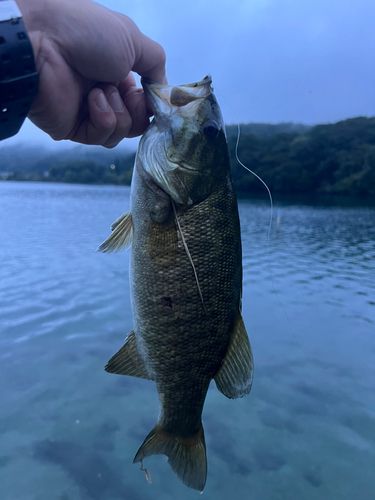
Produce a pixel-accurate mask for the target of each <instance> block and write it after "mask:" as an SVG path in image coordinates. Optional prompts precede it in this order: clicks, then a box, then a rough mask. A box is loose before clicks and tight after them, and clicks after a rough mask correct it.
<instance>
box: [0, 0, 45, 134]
mask: <svg viewBox="0 0 375 500" xmlns="http://www.w3.org/2000/svg"><path fill="white" fill-rule="evenodd" d="M21 16H22V14H21V12H20V10H19V8H18V6H17V4H16V3H15V2H14V1H12V0H5V1H1V0H0V140H2V139H6V138H8V137H12V136H13V135H15V134H17V132H18V131H19V129H20V128H21V126H22V124H23V122H24V120H25V118H26V116H27V114H28V112H29V110H30V107H31V104H32V102H33V100H34V97H35V96H36V94H37V93H38V83H39V76H38V72H37V71H36V68H35V61H34V53H33V49H32V46H31V43H30V40H29V37H28V34H27V32H26V29H25V26H24V24H23V21H22V17H21Z"/></svg>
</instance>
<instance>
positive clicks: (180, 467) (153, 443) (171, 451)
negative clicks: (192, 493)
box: [133, 424, 207, 492]
mask: <svg viewBox="0 0 375 500" xmlns="http://www.w3.org/2000/svg"><path fill="white" fill-rule="evenodd" d="M150 455H166V456H167V457H168V463H169V464H170V466H171V467H172V470H173V472H175V473H176V474H177V476H178V478H179V479H180V480H181V481H182V482H183V483H184V484H186V486H188V487H189V488H193V489H195V490H198V491H200V492H202V491H203V488H204V485H205V484H206V478H207V459H206V443H205V440H204V431H203V426H202V424H201V426H200V429H199V431H198V432H197V433H196V434H195V435H194V436H190V437H188V438H183V437H180V436H173V435H171V434H168V433H166V432H164V431H163V429H162V428H161V427H160V426H159V425H158V424H156V426H155V427H154V428H153V429H152V431H151V432H150V434H149V435H148V436H147V437H146V439H145V440H144V442H143V444H142V446H141V447H140V448H139V450H138V452H137V454H136V456H135V458H134V460H133V463H137V462H141V461H142V460H143V459H144V458H145V457H149V456H150Z"/></svg>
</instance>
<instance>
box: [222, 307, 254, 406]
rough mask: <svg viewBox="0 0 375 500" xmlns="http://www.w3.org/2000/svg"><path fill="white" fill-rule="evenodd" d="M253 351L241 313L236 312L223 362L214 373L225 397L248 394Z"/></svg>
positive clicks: (252, 366) (238, 396)
mask: <svg viewBox="0 0 375 500" xmlns="http://www.w3.org/2000/svg"><path fill="white" fill-rule="evenodd" d="M253 372H254V361H253V353H252V351H251V346H250V342H249V337H248V336H247V333H246V329H245V325H244V322H243V319H242V316H241V314H240V313H239V314H238V317H237V320H236V322H235V326H234V330H233V333H232V336H231V339H230V342H229V347H228V350H227V353H226V355H225V357H224V360H223V364H222V365H221V367H220V368H219V370H218V372H217V373H216V375H215V377H214V380H215V382H216V386H217V388H218V389H219V391H220V392H221V393H223V394H224V396H227V398H231V399H236V398H240V397H242V396H245V395H246V394H249V392H250V390H251V385H252V381H253Z"/></svg>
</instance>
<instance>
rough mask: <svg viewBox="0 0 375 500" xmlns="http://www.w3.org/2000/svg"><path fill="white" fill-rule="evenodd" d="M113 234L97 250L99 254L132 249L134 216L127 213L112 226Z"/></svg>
mask: <svg viewBox="0 0 375 500" xmlns="http://www.w3.org/2000/svg"><path fill="white" fill-rule="evenodd" d="M111 230H112V231H113V233H112V234H111V235H110V236H109V237H108V238H107V239H106V240H105V241H103V243H102V244H101V245H100V246H99V247H98V248H97V251H98V252H103V253H113V252H121V251H122V250H126V249H127V248H129V247H130V245H131V242H132V236H133V221H132V214H131V213H130V211H129V212H126V213H125V214H123V215H121V217H119V218H118V219H117V220H115V222H114V223H113V224H112V226H111Z"/></svg>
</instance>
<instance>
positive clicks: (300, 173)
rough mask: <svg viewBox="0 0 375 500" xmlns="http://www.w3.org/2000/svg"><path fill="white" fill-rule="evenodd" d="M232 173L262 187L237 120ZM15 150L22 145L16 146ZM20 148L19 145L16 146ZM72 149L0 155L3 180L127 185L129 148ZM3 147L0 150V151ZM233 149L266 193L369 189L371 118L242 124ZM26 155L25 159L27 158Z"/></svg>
mask: <svg viewBox="0 0 375 500" xmlns="http://www.w3.org/2000/svg"><path fill="white" fill-rule="evenodd" d="M227 136H228V145H229V150H230V159H231V167H232V173H233V179H234V183H235V186H236V189H237V191H238V192H239V193H240V194H246V193H251V192H257V191H261V190H263V189H264V187H263V185H262V184H261V182H260V181H259V180H258V179H257V178H256V177H255V176H253V175H252V174H251V173H250V172H248V171H247V170H245V169H244V168H243V167H242V166H240V165H239V164H238V162H237V160H236V158H235V145H236V141H237V126H235V125H231V126H228V127H227ZM19 149H20V148H19ZM21 149H22V148H21ZM80 151H83V150H74V151H70V152H68V153H65V154H64V153H61V152H59V153H57V154H55V153H48V154H47V155H42V154H41V153H40V151H39V152H38V151H37V150H34V152H33V154H30V155H27V154H26V155H25V154H24V155H23V156H21V155H22V151H19V150H18V151H15V150H9V151H6V154H5V155H4V154H3V155H2V156H1V157H0V178H2V179H3V180H29V181H30V180H35V181H48V182H69V183H80V184H129V183H130V180H131V175H132V169H133V165H134V158H135V153H131V154H129V153H127V154H120V153H119V152H118V149H115V150H110V151H105V150H103V148H101V150H100V149H95V150H84V151H85V152H84V154H83V152H82V153H81V152H80ZM0 154H1V151H0ZM238 156H239V158H240V160H241V162H242V163H244V164H245V165H246V166H247V167H248V168H249V169H251V170H252V171H254V172H255V173H256V174H257V175H258V176H260V177H261V178H262V179H263V180H264V182H266V183H267V185H268V186H269V188H270V189H271V191H272V192H275V193H276V192H277V193H324V194H351V195H375V118H363V117H359V118H352V119H348V120H344V121H341V122H338V123H335V124H329V125H317V126H315V127H308V126H306V125H301V124H294V123H284V124H277V125H271V124H259V123H258V124H257V123H249V124H244V125H241V137H240V142H239V146H238ZM25 158H26V159H25Z"/></svg>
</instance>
